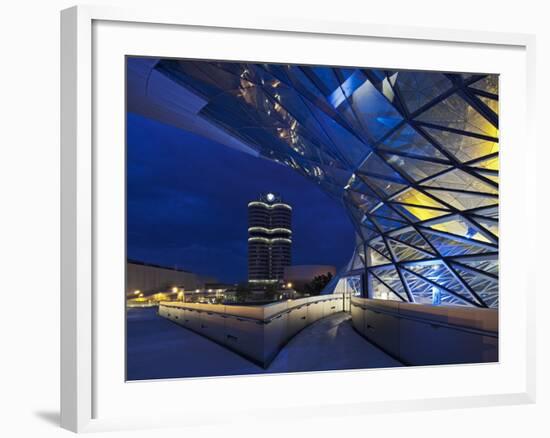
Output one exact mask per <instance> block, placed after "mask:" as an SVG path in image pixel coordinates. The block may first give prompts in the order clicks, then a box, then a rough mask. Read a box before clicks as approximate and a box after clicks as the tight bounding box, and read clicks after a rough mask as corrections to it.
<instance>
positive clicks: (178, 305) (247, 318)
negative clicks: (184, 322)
mask: <svg viewBox="0 0 550 438" xmlns="http://www.w3.org/2000/svg"><path fill="white" fill-rule="evenodd" d="M341 299H342V297H339V298H333V297H331V296H330V295H324V296H323V297H322V298H320V299H319V300H315V301H313V302H311V301H310V302H307V303H298V304H296V305H295V306H292V307H290V308H286V309H284V310H282V311H280V312H277V313H274V314H273V315H271V316H269V317H268V318H254V317H250V316H242V315H236V314H233V313H226V312H218V311H216V310H206V309H195V308H193V307H188V306H186V305H185V303H178V302H174V301H161V302H160V303H159V306H162V305H164V306H166V307H174V308H177V309H186V310H190V311H196V312H198V313H209V314H216V315H220V316H222V317H225V318H227V317H232V318H236V319H240V320H245V321H250V322H255V323H261V324H269V323H270V322H271V321H273V320H274V319H277V318H280V317H281V316H282V315H284V314H288V313H291V312H292V311H294V310H298V309H300V308H302V307H307V306H309V305H310V304H316V303H320V302H325V301H334V300H341ZM293 301H300V300H293Z"/></svg>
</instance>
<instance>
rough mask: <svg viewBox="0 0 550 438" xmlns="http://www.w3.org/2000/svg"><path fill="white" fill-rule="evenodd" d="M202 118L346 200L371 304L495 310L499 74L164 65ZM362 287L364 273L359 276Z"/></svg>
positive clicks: (354, 265)
mask: <svg viewBox="0 0 550 438" xmlns="http://www.w3.org/2000/svg"><path fill="white" fill-rule="evenodd" d="M151 71H154V72H155V73H156V74H160V75H162V76H163V77H164V78H165V79H166V78H167V79H169V80H170V81H172V82H173V83H176V84H177V85H178V86H181V87H183V88H184V89H185V90H186V92H189V91H191V92H192V93H193V94H195V95H196V96H198V98H200V99H201V101H202V102H203V104H201V107H200V109H199V110H198V111H197V115H198V116H199V117H200V118H201V119H203V120H206V121H208V122H209V123H211V124H214V125H215V126H216V127H218V128H221V129H222V130H223V131H224V132H226V133H229V134H230V136H231V137H232V138H233V139H238V141H239V142H242V143H243V144H245V145H247V147H249V148H252V149H254V150H255V151H257V152H258V153H259V154H260V155H262V156H263V157H265V158H268V159H271V160H275V161H277V162H279V163H282V164H284V165H286V166H290V167H291V168H293V169H295V170H296V171H298V172H300V173H302V174H303V175H305V176H307V177H309V178H311V179H313V180H314V181H316V182H317V183H318V184H319V186H320V187H321V188H322V189H324V190H325V191H327V192H328V193H329V194H331V195H332V196H334V197H336V198H338V199H339V200H341V202H342V204H343V205H344V207H345V208H346V210H347V211H348V213H349V216H350V218H351V220H352V221H353V223H354V225H355V228H356V231H357V245H356V250H355V253H354V255H353V257H352V260H351V261H350V263H349V265H348V266H347V267H346V269H344V271H343V272H341V273H340V278H346V277H348V278H352V277H353V276H357V275H358V274H363V273H364V274H365V276H364V278H365V279H366V281H365V282H364V284H365V285H366V286H367V287H366V289H367V290H368V296H370V297H372V298H378V299H390V300H399V301H409V302H417V303H425V304H442V305H444V304H447V305H465V306H479V307H493V308H494V307H498V170H499V161H498V76H496V75H483V74H448V73H436V72H419V71H387V70H377V69H364V68H334V67H319V66H298V65H278V64H250V63H232V62H210V61H187V60H161V61H159V62H157V63H156V64H155V65H154V66H153V69H152V70H151ZM355 278H357V277H355Z"/></svg>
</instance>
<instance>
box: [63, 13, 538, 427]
mask: <svg viewBox="0 0 550 438" xmlns="http://www.w3.org/2000/svg"><path fill="white" fill-rule="evenodd" d="M532 47H533V39H532V37H530V36H527V35H508V34H493V33H486V32H457V31H447V30H430V29H417V28H392V27H387V26H380V27H377V26H373V25H365V24H360V23H358V24H354V25H349V24H346V25H345V26H344V25H340V24H338V23H309V22H305V21H304V22H301V23H296V22H291V24H288V23H286V22H285V21H281V22H279V21H277V20H273V19H269V20H267V19H266V20H264V21H262V20H255V21H254V23H249V22H247V21H245V20H244V21H242V22H238V21H235V22H227V23H226V22H215V21H213V20H212V19H211V18H208V17H193V16H192V15H188V14H186V16H182V17H179V16H178V15H177V14H175V15H174V14H163V13H160V12H158V11H143V12H136V11H131V12H130V11H125V10H121V9H105V8H93V7H85V8H82V7H77V8H76V7H75V8H71V9H68V10H66V11H63V13H62V221H63V223H62V231H63V236H62V266H63V270H62V425H63V427H66V428H68V429H71V430H75V431H83V430H104V429H112V428H121V427H122V428H124V427H133V428H135V427H150V426H162V425H189V424H200V423H201V422H203V421H206V420H208V418H209V416H211V415H212V414H215V416H216V418H217V419H218V420H219V421H224V419H225V420H228V419H230V418H231V417H232V416H235V415H249V416H255V417H257V418H262V417H263V416H266V415H268V414H269V413H270V412H274V411H277V412H279V413H282V414H285V415H291V416H292V415H295V413H296V409H297V408H299V410H300V412H301V413H306V412H307V414H308V415H321V414H322V415H325V414H327V413H330V415H340V414H342V413H344V412H348V413H349V412H350V410H353V412H355V413H356V414H357V415H360V414H362V413H366V412H373V411H382V410H386V409H393V410H407V409H429V408H431V407H434V406H449V407H457V406H481V405H488V404H502V403H524V402H529V401H530V400H532V399H533V397H534V373H533V370H532V367H533V366H534V359H533V355H534V349H533V343H532V342H533V341H532V330H533V324H534V319H533V309H532V302H531V300H530V297H531V296H532V294H534V287H533V281H532V280H531V279H532V278H533V277H532V274H533V273H532V272H531V267H530V266H529V263H528V260H527V259H526V257H524V254H525V251H527V249H526V247H528V246H530V245H533V240H532V239H533V237H532V236H534V235H535V234H536V233H529V234H528V235H526V233H525V232H524V231H523V229H524V228H523V227H524V224H525V223H533V219H532V217H533V214H534V213H533V212H532V210H531V209H529V208H527V206H528V205H529V204H530V203H532V202H534V200H533V197H534V194H533V190H532V187H533V186H534V175H533V174H532V173H531V172H530V171H528V169H529V167H528V159H529V158H528V157H529V156H533V155H534V150H533V149H534V144H533V142H532V139H531V130H530V128H529V114H530V110H531V109H530V108H531V104H532V94H533V92H534V91H533V88H532V79H533V78H532V75H533V73H532V71H531V67H532V63H533V54H532ZM526 279H527V280H526ZM367 388H368V390H367ZM290 393H292V394H293V396H292V397H289V394H290ZM182 394H185V396H184V397H183V396H182ZM266 394H269V397H266V396H265V395H266ZM259 398H261V400H262V403H261V404H257V403H256V402H255V400H258V399H259ZM151 403H158V404H159V405H162V406H166V408H163V412H162V413H161V414H158V413H157V414H155V415H150V414H149V413H148V412H147V410H143V406H144V405H151ZM205 405H208V407H209V409H208V412H205V411H204V409H202V408H201V406H205ZM182 413H185V414H186V415H184V416H182V415H181V414H182ZM266 421H267V420H266Z"/></svg>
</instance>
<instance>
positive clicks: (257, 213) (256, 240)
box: [248, 193, 292, 283]
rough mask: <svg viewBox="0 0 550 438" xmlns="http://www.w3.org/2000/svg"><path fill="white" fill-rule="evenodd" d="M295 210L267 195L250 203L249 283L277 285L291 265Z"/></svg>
mask: <svg viewBox="0 0 550 438" xmlns="http://www.w3.org/2000/svg"><path fill="white" fill-rule="evenodd" d="M291 217H292V207H291V206H290V205H288V204H285V203H283V202H282V201H281V199H280V197H279V196H277V195H275V194H273V193H267V194H265V195H262V196H261V197H260V199H259V200H257V201H252V202H250V203H249V204H248V280H249V282H251V283H277V282H279V281H281V280H282V279H283V275H284V268H285V266H290V263H291V248H292V229H291Z"/></svg>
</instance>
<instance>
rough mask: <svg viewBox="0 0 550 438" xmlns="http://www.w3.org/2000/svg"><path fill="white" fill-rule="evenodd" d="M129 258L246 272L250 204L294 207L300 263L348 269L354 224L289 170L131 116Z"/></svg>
mask: <svg viewBox="0 0 550 438" xmlns="http://www.w3.org/2000/svg"><path fill="white" fill-rule="evenodd" d="M127 129H128V131H127V141H128V144H127V151H128V162H127V178H128V186H127V189H128V192H127V194H128V201H127V202H128V205H127V208H128V211H127V213H128V224H127V225H128V257H129V258H130V259H136V260H140V261H143V262H149V263H157V264H161V265H166V266H170V267H178V268H181V269H186V270H189V271H193V272H196V273H198V274H203V275H208V276H212V277H215V278H217V279H218V280H219V281H223V282H238V281H245V280H246V277H247V204H248V202H249V201H251V200H253V199H256V198H257V197H258V195H259V194H260V193H264V192H268V191H273V192H277V193H280V194H281V196H282V197H283V199H284V200H285V201H286V202H288V203H289V204H291V205H292V207H293V217H292V222H293V235H294V239H293V246H292V263H293V264H329V265H335V266H336V267H337V268H340V267H342V266H343V265H344V264H345V263H346V262H347V261H348V260H349V258H350V257H351V254H352V251H353V245H354V239H355V238H354V231H353V226H352V224H351V222H350V220H349V218H348V216H347V214H346V212H345V210H344V208H343V207H342V206H341V205H340V203H339V202H338V201H336V200H333V199H332V198H330V197H329V196H328V195H326V194H325V193H324V192H323V191H322V190H321V189H320V188H319V187H318V186H317V185H316V184H314V183H313V182H311V181H309V180H308V179H307V178H305V177H303V176H301V175H300V174H298V173H297V172H295V171H293V170H292V169H290V168H287V167H285V166H282V165H280V164H277V163H274V162H271V161H268V160H265V159H262V158H256V157H253V156H251V155H249V154H246V153H243V152H240V151H236V150H234V149H232V148H229V147H227V146H224V145H220V144H218V143H215V142H213V141H210V140H207V139H205V138H202V137H199V136H197V135H194V134H192V133H189V132H187V131H183V130H181V129H178V128H174V127H172V126H169V125H165V124H162V123H159V122H157V121H154V120H151V119H148V118H145V117H142V116H140V115H137V114H134V113H131V112H130V113H128V114H127Z"/></svg>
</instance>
